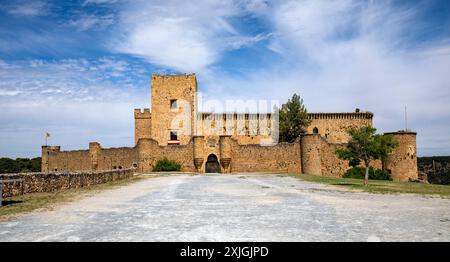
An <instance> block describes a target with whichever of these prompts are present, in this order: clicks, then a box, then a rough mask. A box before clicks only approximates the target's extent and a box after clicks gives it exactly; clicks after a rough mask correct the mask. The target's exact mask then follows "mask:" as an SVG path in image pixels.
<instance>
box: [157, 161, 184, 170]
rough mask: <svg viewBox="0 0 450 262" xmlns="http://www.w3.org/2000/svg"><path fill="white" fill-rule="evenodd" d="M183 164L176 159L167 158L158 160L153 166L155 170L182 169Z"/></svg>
mask: <svg viewBox="0 0 450 262" xmlns="http://www.w3.org/2000/svg"><path fill="white" fill-rule="evenodd" d="M180 170H181V165H180V164H178V163H177V162H176V161H174V160H169V159H167V158H164V159H161V160H158V162H156V165H155V167H153V172H161V171H180Z"/></svg>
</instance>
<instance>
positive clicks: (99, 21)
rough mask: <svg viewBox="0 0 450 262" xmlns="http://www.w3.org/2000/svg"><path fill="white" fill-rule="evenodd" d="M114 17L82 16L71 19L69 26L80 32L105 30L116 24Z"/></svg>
mask: <svg viewBox="0 0 450 262" xmlns="http://www.w3.org/2000/svg"><path fill="white" fill-rule="evenodd" d="M114 21H115V20H114V15H113V14H106V15H93V14H81V15H78V16H77V17H76V18H73V19H71V20H70V21H69V22H68V24H69V25H70V26H73V27H75V28H76V29H77V30H79V31H85V30H91V29H93V30H104V29H105V28H106V27H108V26H110V25H112V24H114Z"/></svg>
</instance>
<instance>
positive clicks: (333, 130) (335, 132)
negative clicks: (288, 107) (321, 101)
mask: <svg viewBox="0 0 450 262" xmlns="http://www.w3.org/2000/svg"><path fill="white" fill-rule="evenodd" d="M308 117H309V119H311V120H312V121H311V124H310V125H309V127H308V128H307V133H308V134H313V133H315V132H314V131H315V130H314V129H316V130H317V131H318V134H320V135H321V136H322V137H324V138H325V139H326V140H327V141H328V142H329V143H347V142H348V141H349V139H350V137H349V135H348V133H347V130H348V129H349V128H352V127H361V126H372V119H373V114H372V113H369V112H362V113H308Z"/></svg>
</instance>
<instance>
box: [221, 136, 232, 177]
mask: <svg viewBox="0 0 450 262" xmlns="http://www.w3.org/2000/svg"><path fill="white" fill-rule="evenodd" d="M219 143H220V164H221V166H222V168H223V173H229V172H230V170H229V166H230V162H231V135H224V136H220V140H219Z"/></svg>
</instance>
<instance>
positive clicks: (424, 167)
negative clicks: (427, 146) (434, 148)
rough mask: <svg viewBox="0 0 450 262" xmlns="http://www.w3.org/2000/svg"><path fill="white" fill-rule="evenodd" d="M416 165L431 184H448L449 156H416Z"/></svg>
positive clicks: (449, 175) (449, 183)
mask: <svg viewBox="0 0 450 262" xmlns="http://www.w3.org/2000/svg"><path fill="white" fill-rule="evenodd" d="M433 161H434V165H433ZM417 165H418V168H419V172H423V173H425V174H426V175H427V178H428V182H430V183H431V184H442V185H450V156H431V157H418V158H417Z"/></svg>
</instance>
